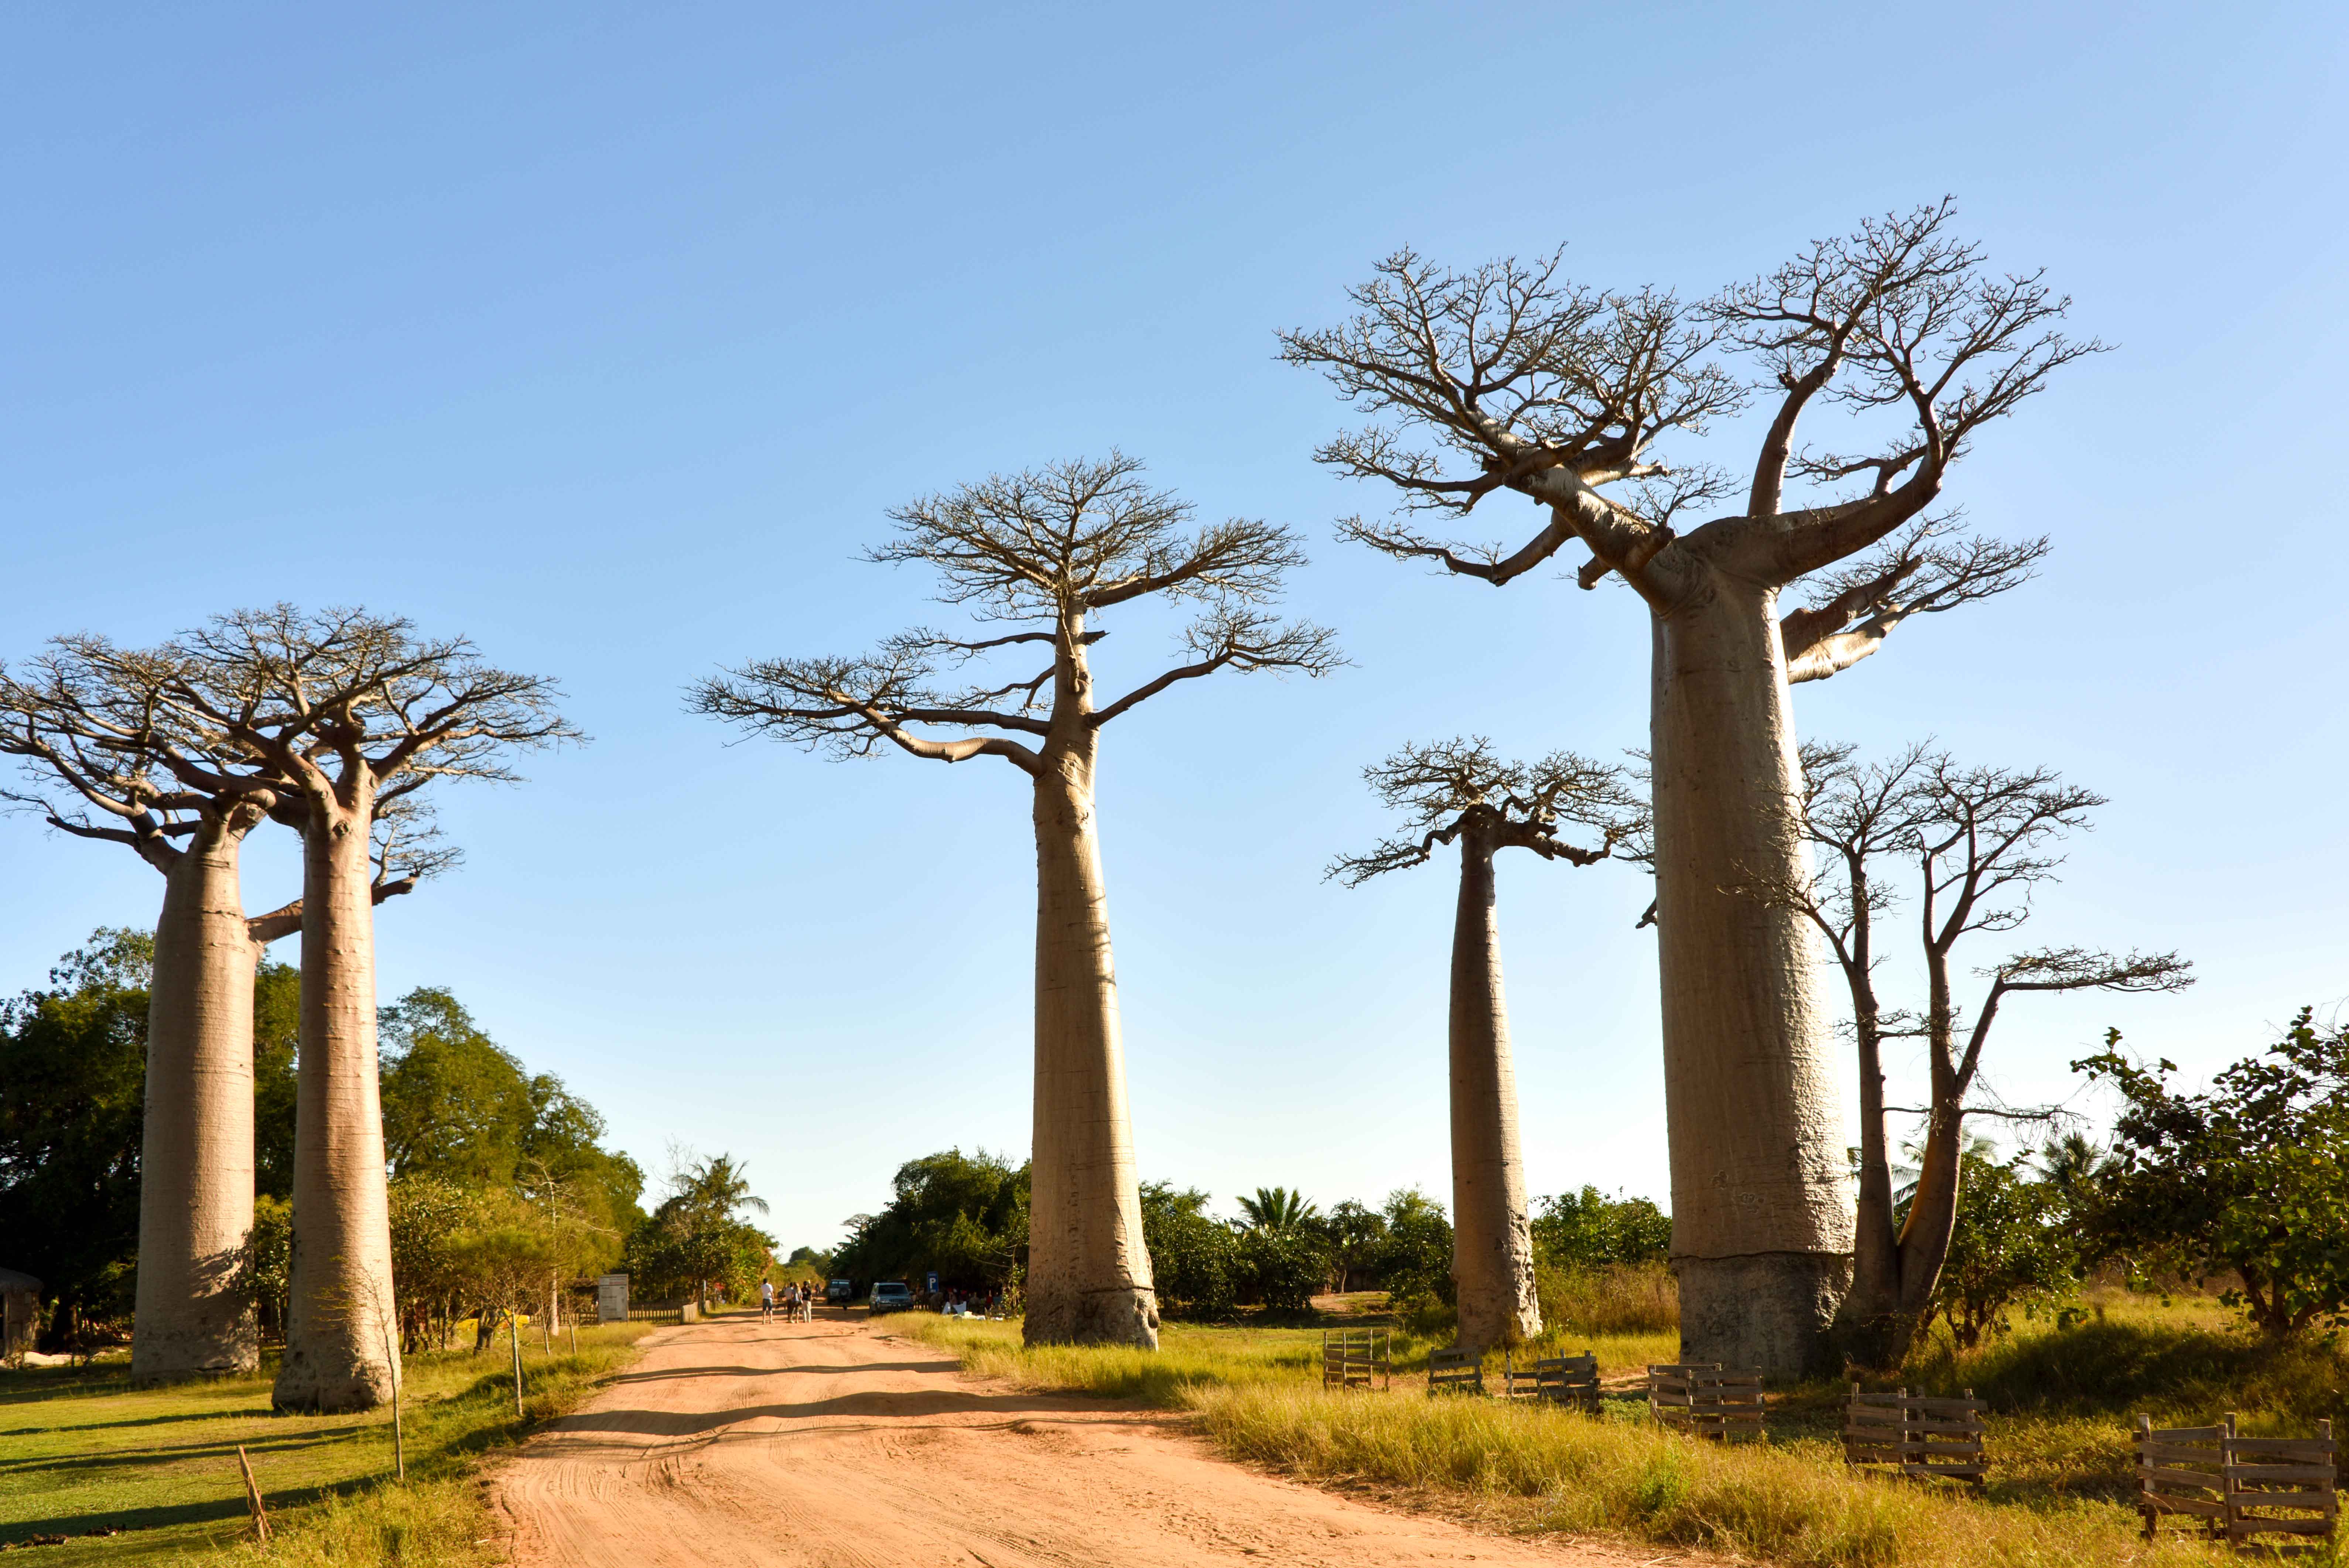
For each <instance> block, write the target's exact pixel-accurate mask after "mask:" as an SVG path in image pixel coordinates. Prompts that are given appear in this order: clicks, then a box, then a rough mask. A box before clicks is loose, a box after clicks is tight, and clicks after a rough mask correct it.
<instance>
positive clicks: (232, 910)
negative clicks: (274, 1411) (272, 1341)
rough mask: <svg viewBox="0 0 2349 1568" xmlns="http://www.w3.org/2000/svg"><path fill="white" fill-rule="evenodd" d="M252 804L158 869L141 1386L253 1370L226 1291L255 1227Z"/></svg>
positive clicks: (249, 1339)
mask: <svg viewBox="0 0 2349 1568" xmlns="http://www.w3.org/2000/svg"><path fill="white" fill-rule="evenodd" d="M259 820H260V814H259V813H258V812H257V811H253V810H251V809H249V808H247V809H242V810H237V811H233V812H232V813H230V814H228V815H227V816H226V817H224V818H223V817H213V818H212V819H211V820H207V821H204V822H202V823H200V824H198V826H196V829H195V831H194V832H193V833H192V834H191V835H190V836H189V838H188V841H187V843H186V844H185V845H183V846H180V847H179V848H178V849H176V850H172V849H169V848H163V847H161V846H160V844H159V845H158V850H159V853H156V854H153V855H150V857H149V858H150V861H153V862H154V863H156V864H157V865H158V866H159V867H160V869H161V870H162V872H163V878H164V881H163V889H164V890H163V908H162V912H161V914H160V916H159V917H158V918H157V919H156V922H155V970H154V978H153V982H152V987H151V989H150V992H149V1001H148V1012H147V1020H148V1021H147V1084H146V1117H145V1124H144V1131H143V1133H142V1135H141V1138H140V1159H139V1171H140V1184H139V1280H138V1287H137V1308H136V1317H135V1319H134V1331H133V1333H132V1334H131V1339H130V1377H131V1381H132V1382H133V1383H136V1384H141V1385H144V1384H151V1383H159V1382H165V1381H169V1380H171V1379H176V1378H182V1377H201V1376H229V1375H233V1374H236V1373H242V1372H251V1371H253V1370H254V1368H255V1367H256V1366H259V1365H260V1359H261V1346H260V1336H259V1332H258V1329H257V1326H256V1324H255V1323H254V1312H253V1306H252V1303H250V1302H249V1301H247V1300H246V1299H244V1297H243V1295H242V1294H240V1293H237V1292H236V1291H235V1290H233V1288H232V1283H231V1282H232V1276H233V1273H234V1272H235V1268H236V1258H237V1253H238V1251H239V1249H240V1248H242V1247H243V1244H244V1239H245V1233H246V1232H247V1231H250V1230H252V1228H253V1182H254V1142H253V1137H254V1135H253V978H254V964H255V962H256V961H257V959H258V956H259V953H260V949H259V947H258V946H257V945H256V944H255V942H254V937H253V933H252V930H251V928H250V926H249V924H248V922H247V920H246V919H245V914H244V899H243V891H242V888H241V885H240V881H239V875H238V866H237V861H238V856H239V852H240V850H241V848H242V846H243V841H244V836H245V835H246V834H247V833H248V832H250V831H251V830H252V828H253V826H254V825H255V824H256V823H258V821H259Z"/></svg>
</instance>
